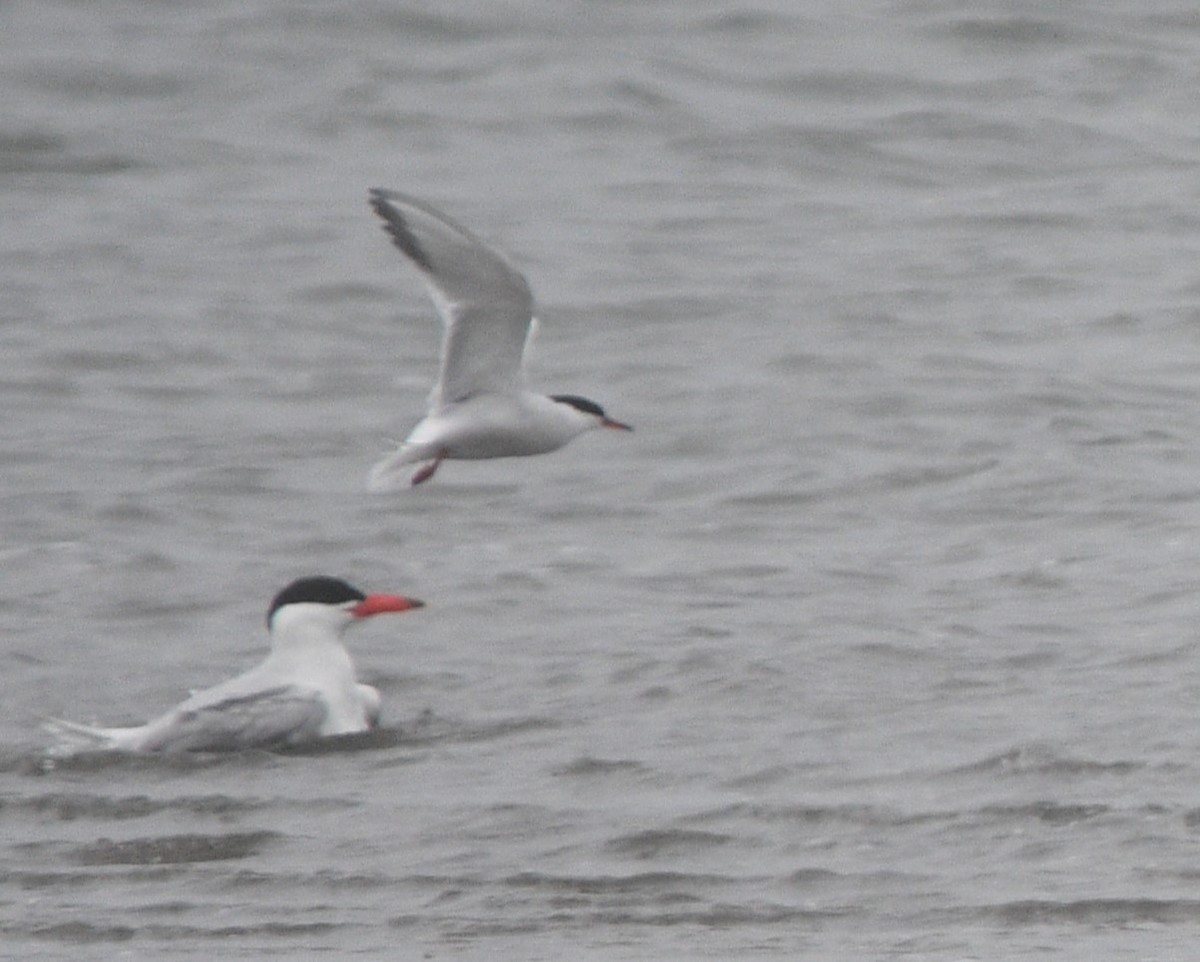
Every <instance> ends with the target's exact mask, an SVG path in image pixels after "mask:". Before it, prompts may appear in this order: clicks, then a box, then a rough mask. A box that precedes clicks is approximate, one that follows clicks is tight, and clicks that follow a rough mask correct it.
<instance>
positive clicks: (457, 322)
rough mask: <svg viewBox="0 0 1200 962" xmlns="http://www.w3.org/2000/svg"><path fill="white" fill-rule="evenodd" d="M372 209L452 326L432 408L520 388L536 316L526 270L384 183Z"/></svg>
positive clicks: (445, 340) (448, 327) (447, 329)
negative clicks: (526, 347) (531, 327)
mask: <svg viewBox="0 0 1200 962" xmlns="http://www.w3.org/2000/svg"><path fill="white" fill-rule="evenodd" d="M371 207H372V208H374V210H375V213H377V214H378V215H379V216H380V217H382V218H383V220H384V221H385V226H384V230H386V231H387V232H388V234H390V235H391V237H392V240H393V241H394V242H395V244H396V246H397V247H398V248H400V250H401V251H402V252H403V253H404V254H405V256H407V257H408V259H409V260H411V261H412V262H413V264H414V265H416V267H417V268H418V269H419V270H420V271H421V273H422V274H423V275H424V278H425V284H426V287H428V289H429V294H430V297H432V299H433V303H434V306H435V307H436V308H437V311H438V313H439V314H440V315H441V317H442V321H443V323H444V324H445V334H444V336H443V339H442V367H441V372H440V374H439V376H438V380H437V383H436V384H435V385H434V388H433V395H432V399H431V400H432V406H433V407H434V408H435V409H436V408H437V407H440V406H441V405H443V404H447V403H450V402H452V401H457V400H461V399H462V398H464V397H467V396H469V395H471V394H475V393H478V392H481V391H500V392H504V391H511V390H514V389H515V388H516V387H518V386H519V385H520V382H521V356H522V354H523V352H524V349H525V341H526V337H527V335H528V333H529V328H530V323H531V322H532V320H533V294H532V293H531V292H530V290H529V284H528V283H527V282H526V280H525V278H524V277H523V276H522V275H521V273H520V271H518V270H517V269H516V268H515V267H513V266H512V265H511V264H510V263H509V262H508V260H507V259H505V257H504V256H503V255H502V254H500V253H499V252H498V251H495V250H493V249H492V248H490V247H488V246H487V245H486V244H484V243H483V241H481V240H479V238H477V237H476V236H475V235H474V234H472V233H471V232H470V231H469V230H467V229H466V228H465V227H461V226H460V225H458V224H456V223H455V222H454V221H452V220H451V219H450V218H449V217H447V216H446V215H445V214H443V213H441V212H440V211H437V210H435V209H434V208H432V207H430V206H429V205H428V204H425V203H422V202H421V201H419V200H416V199H415V198H412V197H409V196H407V195H405V194H401V193H398V192H396V191H392V190H381V189H378V188H376V189H374V190H372V191H371Z"/></svg>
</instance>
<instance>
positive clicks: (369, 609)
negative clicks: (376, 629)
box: [350, 594, 425, 618]
mask: <svg viewBox="0 0 1200 962" xmlns="http://www.w3.org/2000/svg"><path fill="white" fill-rule="evenodd" d="M424 607H425V602H423V601H418V600H417V599H416V598H405V597H404V596H403V595H385V594H376V595H367V596H366V597H365V598H363V600H362V601H360V602H359V603H358V604H356V605H355V606H354V607H353V608H351V609H350V614H352V615H354V617H355V618H368V617H370V616H371V615H382V614H385V613H386V612H389V611H408V610H409V609H410V608H424Z"/></svg>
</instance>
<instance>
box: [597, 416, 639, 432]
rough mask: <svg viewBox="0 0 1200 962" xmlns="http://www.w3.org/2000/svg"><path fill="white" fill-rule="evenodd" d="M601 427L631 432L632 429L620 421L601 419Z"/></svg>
mask: <svg viewBox="0 0 1200 962" xmlns="http://www.w3.org/2000/svg"><path fill="white" fill-rule="evenodd" d="M600 423H601V425H603V426H604V427H606V428H616V429H617V430H618V431H632V430H633V427H632V426H631V425H629V424H625V423H623V422H621V421H614V420H613V419H612V418H601V420H600Z"/></svg>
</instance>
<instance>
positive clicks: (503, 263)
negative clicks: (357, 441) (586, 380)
mask: <svg viewBox="0 0 1200 962" xmlns="http://www.w3.org/2000/svg"><path fill="white" fill-rule="evenodd" d="M370 198H371V206H372V207H373V208H374V209H375V213H377V214H378V215H379V216H380V217H382V218H383V220H384V230H386V231H387V233H388V234H390V235H391V238H392V241H393V242H394V243H395V245H396V246H397V247H398V248H399V249H400V250H401V252H402V253H403V254H404V255H405V256H406V257H407V258H408V259H409V260H410V261H411V262H412V263H413V265H414V266H415V267H416V268H417V269H418V270H419V271H420V272H421V274H422V275H423V276H424V278H425V285H426V287H427V288H428V289H429V294H430V297H431V298H432V299H433V303H434V306H435V307H436V308H437V312H438V314H440V315H441V318H442V322H443V324H444V325H445V331H444V336H443V339H442V360H441V370H440V372H439V375H438V379H437V382H436V383H435V384H434V387H433V392H432V394H431V396H430V400H429V412H428V414H426V416H425V418H424V419H423V420H421V421H420V422H419V423H418V424H417V425H416V427H414V428H413V429H412V432H411V433H410V434H409V435H408V438H407V439H406V440H405V441H404V443H403V444H402V445H401V446H400V448H399V449H398V450H396V451H395V452H393V453H392V454H390V455H388V456H387V457H386V458H384V459H383V460H382V461H380V462H379V463H378V464H376V465H375V467H374V468H373V469H372V470H371V473H370V477H369V478H368V481H367V487H368V488H369V489H370V490H372V491H388V490H392V489H394V488H397V487H400V486H401V485H402V484H403V479H402V477H401V476H402V475H403V474H406V473H407V472H406V471H405V470H404V469H405V468H406V466H408V465H412V464H420V463H422V462H424V464H422V466H421V468H420V469H419V470H417V472H416V473H415V474H413V475H412V478H411V483H412V484H414V485H417V484H421V483H422V482H423V481H428V480H429V479H430V478H431V477H433V474H434V472H435V471H437V469H438V466H439V465H440V464H441V463H442V462H443V461H444V460H446V459H447V458H464V459H476V458H505V457H513V456H517V455H527V454H545V453H546V452H548V451H554V450H556V449H557V448H561V447H562V446H563V445H564V444H566V443H567V442H568V441H570V440H571V439H573V438H575V437H576V436H577V435H580V434H582V433H583V432H585V431H589V430H591V429H593V428H601V427H603V428H617V429H619V430H622V431H630V430H632V428H631V427H630V426H629V425H628V424H623V423H622V422H620V421H617V420H614V419H613V418H610V417H609V416H608V415H606V414H605V413H604V409H603V408H601V407H600V405H599V404H597V403H596V402H595V401H590V400H588V399H587V398H584V397H580V396H578V395H576V394H550V395H546V394H539V393H537V392H535V391H531V390H529V389H528V388H527V387H526V386H525V378H524V373H523V369H522V358H523V355H524V353H525V347H526V344H527V342H528V340H529V337H530V334H531V331H532V330H533V328H534V326H535V323H536V322H535V320H534V317H533V294H532V293H531V291H530V289H529V284H528V283H527V282H526V280H525V278H524V277H523V276H522V275H521V273H520V271H518V270H517V269H516V268H515V267H513V265H512V264H510V263H509V261H508V259H507V258H505V257H504V255H502V254H500V253H499V252H498V251H496V250H493V249H492V248H491V247H489V246H488V245H486V244H484V243H483V241H481V240H479V238H477V237H476V236H475V235H474V234H472V233H471V232H470V231H469V230H467V229H466V228H465V227H461V226H460V225H458V224H456V223H455V222H454V221H452V220H451V219H450V218H449V217H447V216H446V215H445V214H443V213H441V212H440V211H438V210H435V209H434V208H433V207H430V206H429V205H428V204H426V203H424V202H422V201H419V200H417V199H415V198H413V197H409V196H408V195H406V194H401V193H399V192H397V191H394V190H382V189H379V188H376V189H374V190H372V191H371V192H370Z"/></svg>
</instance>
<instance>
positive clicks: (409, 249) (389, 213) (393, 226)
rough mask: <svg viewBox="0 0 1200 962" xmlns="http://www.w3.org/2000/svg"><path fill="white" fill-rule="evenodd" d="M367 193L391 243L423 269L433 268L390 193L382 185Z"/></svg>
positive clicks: (429, 269)
mask: <svg viewBox="0 0 1200 962" xmlns="http://www.w3.org/2000/svg"><path fill="white" fill-rule="evenodd" d="M367 195H368V196H369V197H370V203H371V209H372V210H373V211H375V213H376V214H378V215H379V216H380V217H381V218H383V220H384V225H383V229H384V230H385V231H386V232H387V233H388V235H389V236H390V237H391V238H392V243H393V244H395V245H396V246H397V247H398V248H400V251H401V253H403V254H404V255H405V256H406V257H408V258H409V259H411V260H412V262H413V263H414V264H416V265H417V266H418V267H420V268H421V269H423V270H426V271H431V270H433V262H432V261H430V259H429V255H428V254H427V253H426V252H425V248H423V247H422V246H421V245H420V243H419V242H418V241H417V238H416V237H415V236H414V235H413V232H412V231H411V230H409V227H408V221H407V220H405V219H404V214H403V213H401V212H400V210H399V209H398V208H397V207H396V206H395V205H394V204H393V203H392V194H391V192H390V191H387V190H384V189H383V188H382V187H372V188H371V189H370V190H369V191H368V192H367Z"/></svg>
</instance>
